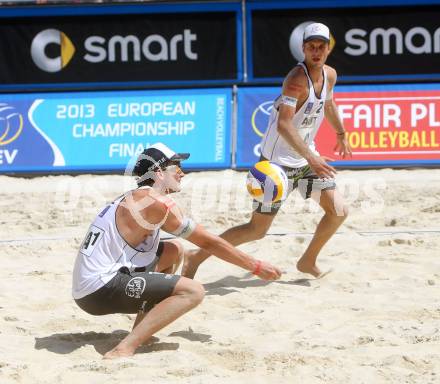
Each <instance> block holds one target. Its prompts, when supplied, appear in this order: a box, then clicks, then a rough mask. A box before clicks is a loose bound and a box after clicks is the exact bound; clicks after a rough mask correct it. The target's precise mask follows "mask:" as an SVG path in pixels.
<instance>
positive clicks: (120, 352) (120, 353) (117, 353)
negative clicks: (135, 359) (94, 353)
mask: <svg viewBox="0 0 440 384" xmlns="http://www.w3.org/2000/svg"><path fill="white" fill-rule="evenodd" d="M133 355H134V352H133V351H131V350H127V349H122V348H118V347H115V348H113V349H112V350H110V351H108V352H107V353H106V354H105V355H104V356H103V359H106V360H110V359H118V358H120V357H130V356H133Z"/></svg>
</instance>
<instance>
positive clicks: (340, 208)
mask: <svg viewBox="0 0 440 384" xmlns="http://www.w3.org/2000/svg"><path fill="white" fill-rule="evenodd" d="M325 213H326V214H327V215H329V216H331V217H332V218H333V219H335V220H338V221H344V220H345V219H346V218H347V217H348V206H347V205H346V204H334V205H333V206H332V207H329V208H328V209H326V210H325Z"/></svg>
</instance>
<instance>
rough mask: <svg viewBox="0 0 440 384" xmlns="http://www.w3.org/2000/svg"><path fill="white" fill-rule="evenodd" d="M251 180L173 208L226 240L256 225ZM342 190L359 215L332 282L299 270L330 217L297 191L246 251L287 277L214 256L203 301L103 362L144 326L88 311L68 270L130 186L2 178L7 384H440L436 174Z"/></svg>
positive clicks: (0, 288) (389, 175)
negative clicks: (233, 229)
mask: <svg viewBox="0 0 440 384" xmlns="http://www.w3.org/2000/svg"><path fill="white" fill-rule="evenodd" d="M245 178H246V173H245V172H234V171H217V172H199V173H196V172H194V173H191V174H189V175H187V176H186V177H185V179H184V183H183V184H184V186H183V189H184V190H183V192H181V193H179V194H176V195H175V196H174V198H175V200H176V201H177V202H178V203H180V204H181V206H183V207H184V208H185V210H186V212H187V213H188V214H189V215H191V216H192V217H193V218H194V219H195V220H196V221H198V222H200V223H202V224H204V225H205V226H206V227H207V228H208V229H209V230H212V231H213V232H215V233H220V232H222V231H223V230H225V229H227V228H228V227H230V226H233V225H235V224H240V223H244V222H246V220H247V219H248V218H249V216H250V206H251V202H250V199H249V196H248V195H247V192H246V189H245ZM337 182H338V185H339V187H340V190H341V192H342V193H343V195H344V196H345V198H346V200H347V202H348V203H349V206H350V216H349V218H348V219H347V221H346V222H345V223H344V225H343V226H342V227H341V228H340V230H339V231H338V233H337V234H336V235H335V236H334V237H333V238H332V240H331V241H330V242H329V243H328V244H327V246H326V247H325V249H324V250H323V251H322V253H321V255H320V258H319V259H318V261H319V264H320V266H321V268H322V269H328V268H333V272H332V273H330V274H329V275H327V276H326V277H325V278H323V279H320V280H315V279H309V276H306V275H304V274H301V273H299V272H298V271H296V269H295V263H296V261H297V260H298V258H299V257H300V256H301V254H302V252H303V251H304V249H305V247H306V246H307V244H308V242H309V240H310V238H311V235H312V233H313V231H314V228H315V226H316V224H317V222H318V221H319V219H320V217H321V211H320V208H319V207H318V206H317V205H316V204H315V203H313V202H309V201H307V202H304V201H303V200H302V198H301V197H300V196H299V194H297V193H293V194H292V195H291V196H290V198H289V200H288V201H287V202H286V203H285V205H284V206H283V208H282V210H281V211H280V213H279V215H278V216H277V218H276V219H275V222H274V225H273V227H272V228H271V230H270V234H269V235H268V236H267V237H266V238H264V239H262V240H259V241H255V242H251V243H248V244H245V245H243V246H242V247H241V249H243V250H244V251H246V252H248V253H249V254H251V255H253V256H255V257H258V258H261V259H263V260H267V261H271V262H273V263H274V264H275V265H277V266H279V267H280V268H281V269H282V270H283V271H284V274H283V276H282V278H281V279H280V280H279V281H277V282H272V283H268V282H264V281H262V280H259V279H257V278H255V277H254V276H252V275H250V274H249V273H247V272H246V271H244V270H242V269H240V268H238V267H236V266H234V265H231V264H227V263H225V262H223V261H220V260H219V259H217V258H210V259H209V260H208V261H207V262H206V263H205V264H203V265H202V266H201V268H200V270H199V272H198V274H197V276H196V279H197V280H199V281H200V282H202V283H203V284H204V286H205V289H206V297H205V300H204V301H203V303H202V304H201V305H200V306H198V307H197V308H196V309H194V310H193V311H191V312H190V313H188V314H186V315H185V316H183V317H182V318H180V319H178V320H177V321H176V322H175V323H173V324H171V325H170V326H168V327H166V328H165V329H163V330H161V331H160V332H158V333H157V334H156V337H157V338H156V339H155V341H154V342H153V343H152V344H151V345H149V346H145V347H142V348H140V349H139V350H138V353H137V354H136V355H135V356H134V357H132V358H124V359H120V360H112V361H107V360H103V359H102V354H103V353H105V352H106V351H108V350H109V349H110V348H112V347H113V346H114V345H116V344H117V343H118V342H119V340H121V339H122V338H123V337H124V336H125V335H126V334H127V332H128V331H129V330H130V329H131V326H132V322H133V320H134V316H132V315H109V316H103V317H93V316H90V315H88V314H86V313H85V312H82V311H81V310H80V309H79V308H78V307H77V306H76V305H75V303H74V301H73V300H72V298H71V274H72V267H73V262H74V258H75V256H76V252H77V248H78V246H79V244H80V242H81V241H82V238H83V236H84V234H85V232H86V230H87V227H88V225H89V223H90V221H91V220H92V219H93V217H94V216H95V215H96V214H97V213H98V211H99V209H100V208H101V207H102V206H104V205H105V203H106V202H108V201H111V200H112V199H114V198H115V197H117V196H118V195H119V194H121V193H122V192H124V191H125V190H127V189H129V188H131V187H133V185H134V183H133V180H132V179H131V178H128V177H124V176H119V175H81V176H49V177H36V178H30V179H26V178H18V177H7V176H0V205H1V211H0V212H1V214H0V257H1V262H2V265H1V276H2V278H1V280H0V340H1V344H0V383H1V384H6V383H35V384H38V383H62V384H70V383H72V384H73V383H75V384H77V383H88V384H89V383H90V384H91V383H106V384H107V383H119V384H121V383H189V384H196V383H203V384H206V383H209V384H210V383H222V384H233V383H244V384H249V383H252V384H259V383H261V384H263V383H264V384H272V383H274V384H275V383H276V384H284V383H286V384H287V383H289V384H290V383H335V384H336V383H337V384H341V383H356V384H361V383H365V384H373V383H374V384H376V383H399V384H401V383H433V384H434V383H440V223H439V217H440V170H428V169H425V170H420V169H413V170H390V169H382V170H364V171H349V170H346V171H340V172H339V173H338V177H337ZM185 245H186V246H187V247H191V245H190V244H189V243H185Z"/></svg>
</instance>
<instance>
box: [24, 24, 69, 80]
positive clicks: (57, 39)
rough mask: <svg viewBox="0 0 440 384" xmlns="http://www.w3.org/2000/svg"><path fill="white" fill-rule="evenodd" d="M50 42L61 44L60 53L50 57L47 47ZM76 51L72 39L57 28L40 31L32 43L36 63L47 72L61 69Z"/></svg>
mask: <svg viewBox="0 0 440 384" xmlns="http://www.w3.org/2000/svg"><path fill="white" fill-rule="evenodd" d="M49 44H57V45H59V46H60V55H59V56H58V57H54V58H50V57H48V56H47V54H46V48H47V46H48V45H49ZM74 53H75V46H74V45H73V43H72V41H71V40H70V39H69V38H68V37H67V36H66V35H65V34H64V33H63V32H61V31H58V30H57V29H46V30H44V31H41V32H40V33H38V34H37V35H36V36H35V37H34V39H33V40H32V44H31V56H32V60H33V61H34V63H35V65H36V66H37V67H38V68H40V69H41V70H43V71H46V72H58V71H61V69H63V68H64V67H65V66H66V65H67V64H69V61H70V60H71V59H72V57H73V55H74Z"/></svg>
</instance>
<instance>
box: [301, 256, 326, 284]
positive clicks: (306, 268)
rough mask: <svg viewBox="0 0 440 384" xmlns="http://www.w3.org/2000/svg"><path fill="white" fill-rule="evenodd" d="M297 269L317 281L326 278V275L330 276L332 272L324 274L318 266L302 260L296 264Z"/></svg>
mask: <svg viewBox="0 0 440 384" xmlns="http://www.w3.org/2000/svg"><path fill="white" fill-rule="evenodd" d="M296 269H297V270H298V271H300V272H302V273H309V274H311V275H313V276H314V277H316V278H317V279H320V278H321V277H324V276H325V275H327V274H329V273H330V272H331V270H329V271H326V272H322V271H321V270H320V269H319V268H318V267H317V266H316V264H311V263H308V262H307V261H305V260H302V259H300V260H299V261H298V263H296Z"/></svg>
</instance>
